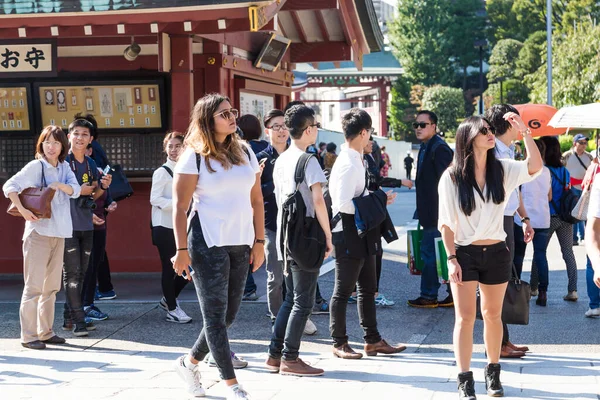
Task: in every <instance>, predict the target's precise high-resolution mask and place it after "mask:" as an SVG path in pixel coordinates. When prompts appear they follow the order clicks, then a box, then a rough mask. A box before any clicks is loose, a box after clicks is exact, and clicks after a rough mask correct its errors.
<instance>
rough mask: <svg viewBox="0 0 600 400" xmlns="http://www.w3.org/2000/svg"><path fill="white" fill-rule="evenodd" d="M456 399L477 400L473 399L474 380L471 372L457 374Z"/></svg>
mask: <svg viewBox="0 0 600 400" xmlns="http://www.w3.org/2000/svg"><path fill="white" fill-rule="evenodd" d="M457 382H458V398H459V399H460V400H477V397H475V380H474V379H473V372H471V371H467V372H461V373H460V374H458V379H457Z"/></svg>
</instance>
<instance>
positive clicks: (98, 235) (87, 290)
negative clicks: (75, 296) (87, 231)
mask: <svg viewBox="0 0 600 400" xmlns="http://www.w3.org/2000/svg"><path fill="white" fill-rule="evenodd" d="M93 236H94V244H93V246H92V255H91V257H90V263H89V264H88V268H87V271H86V273H85V278H84V279H83V289H82V294H81V301H82V302H83V306H84V307H87V306H91V305H92V304H94V296H95V295H96V280H97V279H98V269H99V267H100V263H102V260H103V259H104V254H105V253H106V229H98V230H94V235H93Z"/></svg>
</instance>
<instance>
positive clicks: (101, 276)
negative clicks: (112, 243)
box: [98, 250, 114, 292]
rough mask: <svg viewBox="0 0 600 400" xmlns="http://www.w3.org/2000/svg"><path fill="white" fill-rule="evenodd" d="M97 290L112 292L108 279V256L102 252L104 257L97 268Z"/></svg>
mask: <svg viewBox="0 0 600 400" xmlns="http://www.w3.org/2000/svg"><path fill="white" fill-rule="evenodd" d="M98 290H99V291H100V292H110V291H111V290H114V287H113V284H112V281H111V279H110V264H109V263H108V254H107V253H106V250H104V257H102V261H101V262H100V265H99V266H98Z"/></svg>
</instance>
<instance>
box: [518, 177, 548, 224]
mask: <svg viewBox="0 0 600 400" xmlns="http://www.w3.org/2000/svg"><path fill="white" fill-rule="evenodd" d="M551 185H552V177H551V176H550V170H549V169H548V167H544V168H542V173H541V174H540V176H538V177H537V178H535V179H534V180H532V181H531V182H529V183H526V184H524V185H523V186H521V197H522V198H523V206H525V211H527V216H528V217H529V219H530V221H531V227H532V228H534V229H548V228H550V204H549V203H548V202H547V201H546V200H547V199H548V192H550V186H551ZM515 223H516V224H517V225H519V226H521V225H522V223H521V218H520V217H519V215H518V214H517V215H515Z"/></svg>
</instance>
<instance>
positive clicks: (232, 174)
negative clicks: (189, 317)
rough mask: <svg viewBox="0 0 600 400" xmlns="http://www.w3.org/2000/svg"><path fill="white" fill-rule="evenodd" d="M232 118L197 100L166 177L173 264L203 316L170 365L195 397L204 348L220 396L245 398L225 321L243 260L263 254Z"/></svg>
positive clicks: (253, 195) (221, 104)
mask: <svg viewBox="0 0 600 400" xmlns="http://www.w3.org/2000/svg"><path fill="white" fill-rule="evenodd" d="M237 116H238V111H237V110H235V109H232V108H231V103H230V101H229V99H228V98H226V97H224V96H221V95H219V94H208V95H206V96H204V97H203V98H201V99H200V100H198V102H197V103H196V105H195V106H194V110H193V112H192V117H191V122H190V126H189V128H188V133H187V136H186V139H185V144H186V150H185V151H184V152H183V154H182V155H181V157H180V158H179V161H178V163H177V165H176V167H175V178H174V182H173V206H174V210H173V227H174V230H175V242H176V245H177V248H176V255H175V258H174V262H173V268H174V269H175V272H176V273H177V275H182V274H185V277H187V279H188V280H191V279H193V281H194V285H195V286H196V292H197V294H198V300H199V302H200V309H201V310H202V317H203V321H204V324H203V325H204V327H203V328H202V331H201V332H200V336H199V337H198V340H197V341H196V343H195V344H194V347H193V348H192V350H191V352H190V353H189V355H186V356H181V357H179V358H178V359H177V362H176V367H175V368H176V371H177V373H178V374H179V376H180V377H181V378H182V379H183V380H184V381H185V383H186V385H187V386H188V391H189V392H190V393H191V394H193V395H195V396H202V395H204V388H203V387H202V384H201V383H200V372H199V371H198V369H197V368H196V367H197V364H198V362H199V361H201V360H203V359H204V357H206V355H207V354H208V353H209V352H210V353H211V354H212V357H213V358H214V360H215V362H216V364H217V367H218V369H219V373H220V375H221V379H223V380H224V381H225V384H226V385H227V386H228V395H227V399H247V398H249V397H248V394H247V393H246V392H245V391H244V390H243V389H242V387H241V386H240V385H239V384H238V382H237V379H236V377H235V373H234V370H233V363H232V359H231V350H230V348H229V340H228V337H227V327H229V326H230V325H231V324H232V323H233V320H234V319H235V316H236V314H237V312H238V310H239V307H240V303H241V301H242V295H243V293H244V286H245V284H246V277H247V275H248V264H249V263H252V262H253V263H254V266H255V268H256V269H257V268H258V267H260V266H261V265H262V263H263V261H264V258H265V249H264V243H265V220H264V219H265V216H264V207H263V198H262V194H261V186H260V173H259V171H260V168H259V166H258V162H257V161H256V156H255V155H254V153H253V152H252V150H250V149H249V148H248V146H247V145H246V144H245V143H242V141H241V140H240V139H239V138H238V136H237V135H236V134H235V132H236V123H235V120H236V118H237ZM190 200H193V203H192V212H191V214H190V218H189V227H188V224H187V223H186V221H187V220H188V218H187V216H186V212H187V209H188V207H189V204H190ZM188 232H189V234H188ZM189 266H191V268H189Z"/></svg>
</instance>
